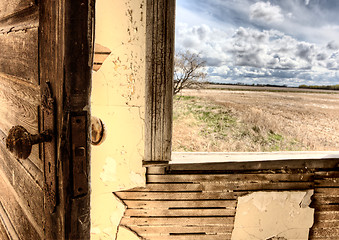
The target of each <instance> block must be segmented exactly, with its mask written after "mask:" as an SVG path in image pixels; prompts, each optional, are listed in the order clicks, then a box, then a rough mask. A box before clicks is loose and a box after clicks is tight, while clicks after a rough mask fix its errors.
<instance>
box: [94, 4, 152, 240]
mask: <svg viewBox="0 0 339 240" xmlns="http://www.w3.org/2000/svg"><path fill="white" fill-rule="evenodd" d="M145 8H146V6H145V1H144V0H121V1H111V0H97V1H96V11H97V12H96V29H95V30H96V39H95V42H96V44H101V45H102V46H105V47H107V48H109V49H110V51H111V54H110V55H109V56H108V57H107V58H106V60H105V61H104V62H103V64H102V65H101V67H100V69H99V70H98V71H97V72H94V73H93V82H92V83H93V84H92V99H91V100H92V101H91V106H92V115H95V116H96V117H98V118H100V119H101V120H102V121H103V122H105V126H106V128H107V135H106V140H105V142H103V143H102V144H101V145H100V146H93V147H92V164H91V165H92V170H91V179H92V180H91V181H92V201H91V208H92V211H91V214H92V215H91V217H92V231H91V233H92V235H91V239H92V240H99V239H100V240H101V239H118V240H126V239H129V240H132V239H134V238H135V239H138V238H137V237H136V236H135V234H133V233H131V232H130V231H129V230H128V229H125V228H119V230H118V225H119V222H120V220H121V217H122V215H123V213H124V210H125V206H124V205H123V204H122V203H121V202H120V201H118V200H117V199H116V198H115V196H114V195H113V194H112V192H114V191H118V190H126V189H129V188H133V187H138V186H143V185H144V184H145V169H144V168H143V167H142V160H143V158H144V145H145V144H144V125H145V120H144V115H145V45H146V30H145V26H146V23H145V20H146V19H145V10H146V9H145Z"/></svg>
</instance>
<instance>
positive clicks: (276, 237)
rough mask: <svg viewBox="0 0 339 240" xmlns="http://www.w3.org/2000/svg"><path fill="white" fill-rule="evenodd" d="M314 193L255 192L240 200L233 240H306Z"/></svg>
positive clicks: (311, 216) (311, 220)
mask: <svg viewBox="0 0 339 240" xmlns="http://www.w3.org/2000/svg"><path fill="white" fill-rule="evenodd" d="M312 195H313V190H310V191H300V192H294V191H291V192H255V193H251V194H249V195H246V196H242V197H239V198H238V205H237V212H236V216H235V222H234V230H233V232H232V240H251V239H253V240H254V239H265V240H284V239H289V240H291V239H294V240H297V239H298V240H307V239H308V234H309V229H310V228H311V227H312V225H313V215H314V209H312V208H309V204H310V203H311V201H310V197H311V196H312Z"/></svg>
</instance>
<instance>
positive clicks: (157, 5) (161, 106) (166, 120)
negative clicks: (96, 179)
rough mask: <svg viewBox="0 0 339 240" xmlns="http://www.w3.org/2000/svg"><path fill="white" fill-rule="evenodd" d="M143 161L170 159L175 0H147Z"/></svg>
mask: <svg viewBox="0 0 339 240" xmlns="http://www.w3.org/2000/svg"><path fill="white" fill-rule="evenodd" d="M146 8H147V19H146V116H145V139H146V140H145V159H144V160H145V161H146V162H151V161H154V162H164V161H170V160H171V152H172V148H171V147H172V146H171V145H172V108H173V107H172V106H173V59H174V32H175V28H174V24H175V0H147V7H146Z"/></svg>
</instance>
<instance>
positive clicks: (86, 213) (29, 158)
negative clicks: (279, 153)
mask: <svg viewBox="0 0 339 240" xmlns="http://www.w3.org/2000/svg"><path fill="white" fill-rule="evenodd" d="M93 2H94V1H92V0H78V1H67V0H44V1H39V0H0V239H23V240H26V239H34V240H36V239H53V240H54V239H89V230H90V209H89V159H90V154H89V136H90V135H89V125H90V124H88V123H89V119H90V118H89V117H90V112H89V111H90V107H89V96H90V85H91V67H92V48H93V47H92V40H93V37H92V36H93V31H92V27H93V24H92V23H93V12H94V3H93ZM14 126H16V127H15V128H12V127H14ZM19 126H20V127H19ZM10 129H12V130H11V134H9V132H10ZM26 131H27V132H26ZM43 132H44V134H45V135H44V134H42V133H43ZM30 134H32V135H30ZM34 134H36V135H37V134H40V135H38V136H33V135H34ZM41 134H42V135H44V136H42V135H41ZM41 136H42V137H41ZM32 139H35V140H36V142H37V144H35V145H33V146H31V144H32V143H33V142H32V141H35V140H32Z"/></svg>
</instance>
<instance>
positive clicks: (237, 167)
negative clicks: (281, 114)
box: [168, 158, 339, 173]
mask: <svg viewBox="0 0 339 240" xmlns="http://www.w3.org/2000/svg"><path fill="white" fill-rule="evenodd" d="M245 160H246V159H244V161H245ZM338 164H339V159H338V158H327V159H325V158H323V159H297V160H296V159H293V160H292V159H291V160H274V161H252V162H250V161H249V162H214V163H213V162H210V163H199V164H194V163H190V164H170V165H169V170H168V171H169V172H170V173H176V172H186V173H194V172H195V173H197V172H199V173H213V172H223V171H243V172H244V173H246V172H250V171H264V170H269V171H272V170H276V171H278V170H280V171H291V170H293V169H299V170H304V171H308V170H309V169H331V168H336V167H337V166H338Z"/></svg>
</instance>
